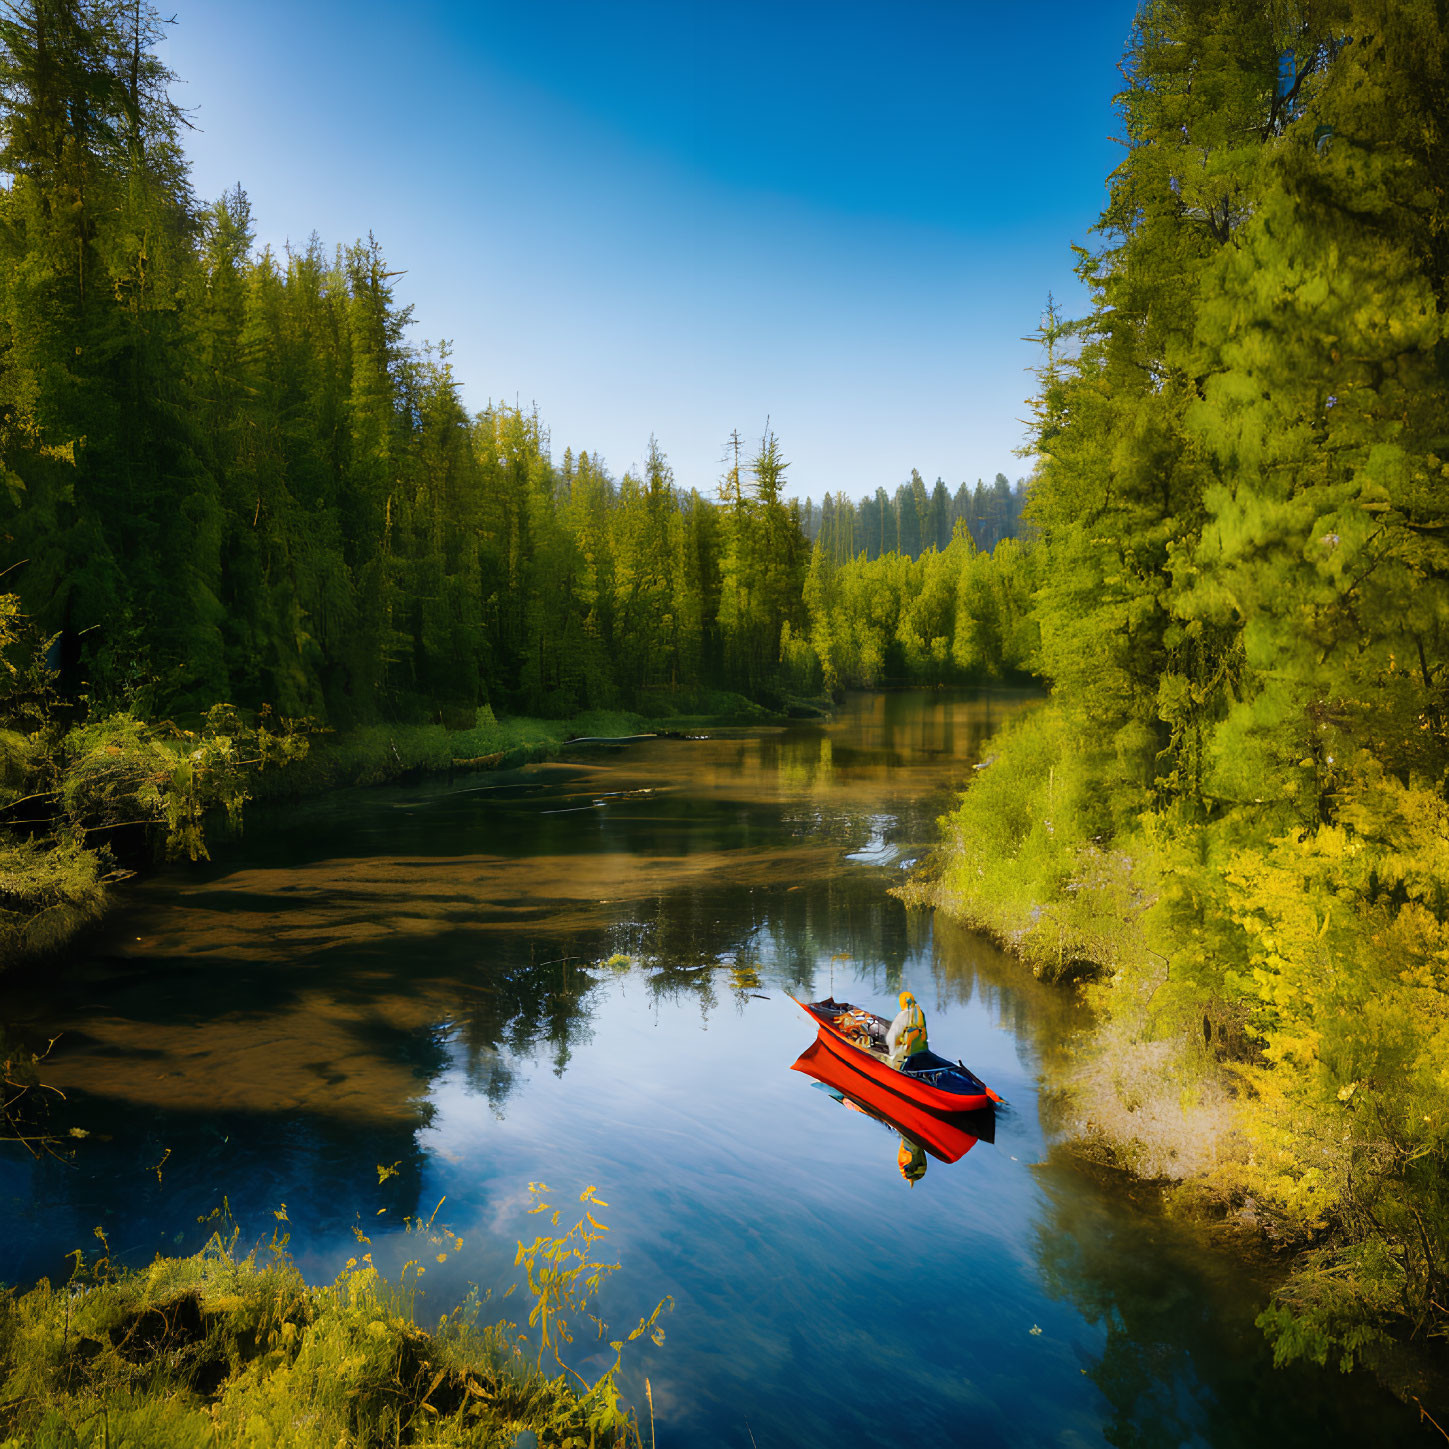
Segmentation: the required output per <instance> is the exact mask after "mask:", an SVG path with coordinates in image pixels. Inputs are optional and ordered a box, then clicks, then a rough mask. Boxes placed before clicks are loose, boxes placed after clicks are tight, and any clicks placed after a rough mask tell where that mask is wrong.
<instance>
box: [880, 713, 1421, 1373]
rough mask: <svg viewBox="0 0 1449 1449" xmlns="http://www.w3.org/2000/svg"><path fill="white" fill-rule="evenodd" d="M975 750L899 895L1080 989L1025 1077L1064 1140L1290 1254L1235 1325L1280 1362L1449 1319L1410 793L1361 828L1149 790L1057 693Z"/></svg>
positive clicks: (1374, 806)
mask: <svg viewBox="0 0 1449 1449" xmlns="http://www.w3.org/2000/svg"><path fill="white" fill-rule="evenodd" d="M995 750H996V754H995V756H994V758H992V759H991V760H990V762H989V763H987V764H986V765H985V766H984V767H983V768H981V769H980V770H979V773H978V777H977V779H976V780H975V781H974V782H973V784H972V786H971V787H970V788H969V789H968V790H967V791H966V793H965V794H964V796H963V797H962V799H961V802H960V804H959V806H958V808H957V809H956V810H955V811H954V812H953V813H952V814H951V815H949V816H947V817H945V819H944V820H943V821H942V825H943V827H944V829H945V833H946V841H945V844H944V847H943V849H942V852H941V855H940V858H939V859H938V861H937V870H936V873H935V876H934V878H933V879H931V880H929V881H920V882H917V883H915V884H914V885H913V886H912V887H910V888H908V890H907V892H906V894H907V896H908V897H909V898H911V899H913V900H915V901H917V902H919V903H927V904H933V905H935V906H937V907H938V908H939V909H941V910H943V911H946V912H948V913H949V914H951V915H953V916H956V917H958V918H960V919H963V920H965V921H968V922H970V923H971V924H973V925H975V926H977V927H979V928H981V929H984V930H986V931H988V932H989V933H990V934H992V935H993V936H995V937H996V938H997V939H998V940H1000V941H1001V942H1003V943H1004V944H1006V945H1008V946H1009V947H1011V948H1012V949H1013V950H1014V951H1016V952H1017V953H1018V954H1019V955H1020V956H1021V957H1022V958H1023V960H1024V961H1025V962H1026V963H1027V964H1029V966H1030V967H1031V969H1032V970H1033V971H1034V972H1035V973H1036V974H1037V975H1038V976H1040V977H1042V978H1044V979H1048V980H1056V981H1061V982H1064V983H1070V984H1071V985H1072V987H1073V989H1075V990H1077V991H1079V992H1080V993H1081V994H1082V996H1083V997H1084V998H1085V1000H1086V1001H1087V1002H1088V1003H1089V1004H1090V1006H1091V1007H1092V1012H1091V1016H1090V1019H1091V1022H1092V1025H1091V1026H1090V1027H1089V1028H1088V1029H1086V1030H1085V1031H1084V1033H1083V1035H1082V1037H1081V1039H1079V1040H1078V1041H1076V1042H1075V1043H1073V1044H1072V1050H1071V1052H1070V1053H1069V1055H1068V1056H1067V1058H1066V1063H1065V1065H1063V1066H1062V1067H1060V1069H1059V1071H1058V1073H1057V1079H1056V1080H1055V1081H1053V1082H1051V1083H1049V1085H1050V1086H1054V1087H1057V1088H1059V1089H1060V1090H1061V1091H1062V1092H1063V1093H1064V1094H1065V1096H1066V1098H1067V1100H1068V1103H1069V1105H1068V1109H1067V1113H1066V1121H1065V1130H1066V1133H1067V1135H1068V1136H1070V1137H1071V1138H1072V1139H1073V1140H1074V1141H1075V1142H1076V1144H1077V1145H1078V1147H1079V1148H1081V1149H1084V1150H1086V1151H1088V1152H1090V1153H1091V1154H1092V1155H1094V1156H1096V1157H1098V1158H1100V1159H1105V1160H1107V1161H1110V1162H1112V1163H1114V1164H1116V1165H1117V1166H1120V1167H1122V1168H1125V1169H1127V1170H1129V1171H1131V1172H1134V1173H1137V1174H1139V1175H1141V1176H1145V1177H1149V1178H1156V1179H1160V1180H1162V1181H1163V1182H1164V1183H1167V1184H1171V1185H1172V1192H1173V1197H1174V1200H1175V1202H1176V1203H1177V1204H1178V1205H1183V1204H1187V1203H1191V1204H1193V1205H1195V1206H1197V1207H1205V1208H1208V1209H1210V1210H1211V1211H1213V1212H1215V1213H1216V1214H1217V1215H1218V1216H1220V1217H1221V1218H1222V1219H1224V1220H1225V1221H1227V1222H1230V1223H1233V1224H1237V1225H1240V1226H1242V1227H1244V1228H1245V1229H1251V1230H1253V1231H1255V1232H1258V1233H1261V1234H1263V1235H1264V1236H1266V1238H1267V1239H1268V1240H1269V1241H1270V1242H1272V1243H1273V1244H1274V1245H1276V1246H1277V1247H1278V1249H1279V1250H1281V1251H1282V1252H1284V1253H1285V1254H1288V1255H1290V1257H1291V1263H1292V1272H1291V1274H1290V1275H1289V1276H1288V1277H1287V1280H1286V1282H1285V1283H1284V1285H1283V1287H1282V1288H1281V1289H1280V1290H1279V1292H1278V1293H1277V1295H1276V1296H1275V1298H1274V1300H1273V1302H1272V1303H1271V1304H1269V1305H1268V1306H1267V1307H1266V1309H1265V1310H1264V1312H1263V1314H1262V1316H1261V1318H1260V1320H1259V1323H1260V1326H1261V1327H1262V1328H1263V1329H1264V1331H1265V1332H1266V1333H1267V1334H1268V1335H1269V1337H1270V1338H1271V1339H1272V1341H1273V1343H1274V1347H1275V1352H1276V1354H1277V1356H1278V1358H1279V1359H1280V1360H1281V1361H1288V1360H1292V1359H1300V1358H1307V1359H1311V1360H1316V1361H1317V1362H1319V1363H1325V1362H1332V1363H1336V1364H1338V1365H1339V1366H1341V1367H1344V1368H1348V1367H1349V1366H1351V1365H1353V1364H1354V1363H1357V1362H1369V1363H1371V1364H1374V1365H1376V1366H1378V1367H1380V1368H1383V1367H1385V1366H1386V1365H1387V1364H1388V1363H1389V1361H1390V1359H1391V1358H1393V1357H1394V1356H1395V1351H1396V1346H1397V1345H1398V1344H1400V1343H1402V1342H1404V1341H1406V1340H1409V1339H1415V1340H1418V1341H1421V1342H1423V1341H1432V1340H1433V1339H1436V1338H1442V1337H1445V1336H1449V1313H1446V1312H1445V1307H1444V1305H1445V1304H1446V1302H1449V1296H1446V1294H1445V1291H1444V1288H1445V1263H1446V1255H1449V1189H1446V1174H1445V1167H1446V1165H1449V1162H1446V1158H1449V1073H1446V1071H1445V1068H1444V1063H1445V1061H1446V1060H1449V1010H1446V1007H1445V1001H1446V995H1445V991H1444V976H1443V973H1444V969H1445V962H1446V960H1449V957H1446V954H1445V952H1444V948H1443V941H1442V936H1441V932H1440V931H1438V930H1437V929H1435V928H1434V918H1433V916H1432V914H1431V912H1430V911H1429V910H1427V909H1426V908H1425V905H1424V902H1425V900H1426V899H1430V900H1432V892H1433V890H1434V888H1435V887H1434V881H1435V880H1436V879H1437V878H1440V877H1438V876H1436V866H1435V862H1436V861H1437V859H1438V853H1439V852H1440V851H1441V850H1442V848H1443V845H1442V842H1443V830H1442V818H1441V817H1442V808H1440V809H1439V812H1438V814H1436V813H1435V809H1436V807H1435V805H1434V798H1433V792H1432V791H1429V790H1424V789H1420V788H1417V787H1415V786H1406V785H1404V784H1402V783H1401V782H1398V781H1394V780H1392V779H1391V778H1385V777H1380V778H1377V780H1376V782H1375V783H1374V787H1373V790H1372V791H1370V790H1369V789H1368V787H1367V786H1366V787H1364V797H1365V798H1364V804H1363V812H1364V817H1365V822H1366V823H1367V822H1368V820H1369V819H1370V818H1371V820H1372V825H1373V828H1372V829H1371V830H1370V829H1368V828H1365V829H1363V831H1362V832H1361V833H1360V834H1357V835H1355V833H1354V832H1350V831H1345V830H1343V829H1342V828H1335V827H1330V826H1320V827H1318V828H1317V829H1314V830H1307V829H1296V830H1292V831H1290V832H1286V833H1283V832H1279V831H1276V830H1273V829H1270V828H1268V821H1267V820H1266V819H1265V820H1263V821H1261V822H1255V821H1254V819H1253V817H1252V816H1251V815H1250V814H1247V813H1244V812H1239V813H1238V814H1236V815H1233V816H1228V817H1225V818H1215V817H1211V816H1210V817H1207V818H1204V817H1202V816H1201V814H1198V813H1192V812H1189V811H1188V810H1186V809H1184V808H1170V807H1166V806H1163V805H1160V804H1159V803H1158V802H1157V801H1156V800H1155V798H1154V797H1153V795H1152V793H1151V791H1150V788H1149V787H1148V786H1146V785H1144V784H1142V783H1140V782H1139V781H1138V780H1137V779H1135V778H1133V776H1132V774H1131V771H1130V769H1129V768H1128V766H1127V765H1126V764H1124V756H1123V755H1120V754H1119V753H1118V752H1116V751H1115V750H1112V749H1105V750H1104V749H1103V748H1102V747H1101V745H1100V743H1099V742H1098V741H1097V740H1096V739H1095V737H1094V735H1093V732H1092V730H1091V728H1090V726H1089V725H1088V724H1084V723H1078V722H1076V721H1074V720H1073V719H1072V717H1071V716H1070V715H1069V714H1068V713H1066V712H1065V711H1063V710H1062V709H1061V708H1060V707H1058V706H1057V705H1055V704H1048V705H1046V706H1044V707H1043V708H1042V709H1040V710H1037V711H1034V712H1032V713H1031V714H1029V715H1027V716H1026V717H1024V718H1022V719H1020V720H1018V721H1015V722H1013V724H1012V725H1010V726H1009V727H1008V728H1007V729H1006V730H1005V731H1004V732H1003V734H1002V735H1001V736H1000V737H999V738H998V740H997V741H996V743H995ZM1127 758H1128V759H1130V756H1128V757H1127ZM1370 811H1371V812H1372V813H1371V816H1370V814H1369V812H1370ZM1436 820H1437V821H1439V825H1438V826H1435V825H1434V823H1433V822H1434V821H1436ZM1425 892H1429V896H1428V897H1426V895H1425Z"/></svg>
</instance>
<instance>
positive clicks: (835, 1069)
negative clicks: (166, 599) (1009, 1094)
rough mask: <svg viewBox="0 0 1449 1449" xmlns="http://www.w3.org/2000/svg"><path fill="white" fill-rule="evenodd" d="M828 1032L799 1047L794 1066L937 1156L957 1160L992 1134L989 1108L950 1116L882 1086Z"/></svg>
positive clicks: (858, 1108)
mask: <svg viewBox="0 0 1449 1449" xmlns="http://www.w3.org/2000/svg"><path fill="white" fill-rule="evenodd" d="M823 1036H824V1033H823V1032H822V1033H821V1035H820V1036H817V1037H816V1038H815V1040H814V1041H812V1042H811V1043H810V1045H809V1046H808V1047H806V1048H805V1050H804V1051H803V1052H801V1053H800V1057H799V1060H798V1061H796V1062H794V1063H793V1064H792V1066H791V1068H790V1070H791V1071H794V1072H804V1073H805V1075H806V1076H807V1077H814V1078H815V1080H816V1081H817V1082H823V1083H824V1084H825V1085H826V1086H827V1087H831V1088H833V1089H834V1090H835V1091H836V1092H839V1093H840V1095H841V1098H842V1099H843V1100H844V1101H845V1102H846V1104H847V1105H848V1106H851V1107H854V1108H855V1109H856V1110H857V1111H859V1112H864V1113H865V1114H866V1115H867V1116H869V1117H874V1118H875V1119H876V1121H878V1122H884V1123H885V1124H886V1126H887V1127H891V1128H894V1129H895V1131H897V1132H900V1133H902V1134H903V1135H904V1136H906V1137H909V1138H911V1139H912V1141H915V1142H919V1143H920V1144H921V1146H922V1147H924V1148H925V1149H926V1151H927V1152H929V1153H930V1154H931V1156H932V1157H935V1158H937V1159H938V1160H939V1161H941V1162H956V1161H958V1160H959V1159H960V1158H962V1157H965V1155H966V1154H967V1153H968V1152H970V1151H971V1149H972V1148H973V1147H975V1146H976V1143H977V1141H978V1140H979V1138H980V1137H982V1136H986V1135H987V1134H989V1132H990V1130H991V1114H990V1113H989V1112H973V1113H963V1112H954V1113H952V1114H950V1115H949V1116H946V1115H942V1114H940V1113H937V1112H930V1111H927V1110H926V1108H924V1107H918V1106H916V1104H915V1103H914V1102H910V1101H907V1100H906V1098H904V1097H897V1096H894V1095H892V1094H891V1093H890V1092H883V1091H882V1090H881V1089H880V1088H879V1087H877V1086H876V1085H875V1083H874V1082H873V1081H872V1080H871V1079H870V1078H869V1077H867V1076H865V1075H864V1074H862V1073H860V1072H858V1071H856V1069H855V1068H854V1067H853V1066H851V1065H850V1064H849V1063H847V1062H843V1061H841V1059H840V1058H839V1057H837V1056H836V1055H835V1054H834V1053H833V1052H831V1051H828V1050H827V1049H826V1046H825V1043H824V1041H823V1040H822V1037H823ZM968 1126H974V1127H976V1129H977V1130H976V1132H975V1133H972V1132H970V1131H968V1130H967V1128H968Z"/></svg>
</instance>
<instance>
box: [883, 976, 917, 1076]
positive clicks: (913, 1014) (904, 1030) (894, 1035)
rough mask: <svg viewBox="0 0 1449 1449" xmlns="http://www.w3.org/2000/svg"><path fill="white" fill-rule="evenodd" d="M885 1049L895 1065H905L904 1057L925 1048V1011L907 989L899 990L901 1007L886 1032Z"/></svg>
mask: <svg viewBox="0 0 1449 1449" xmlns="http://www.w3.org/2000/svg"><path fill="white" fill-rule="evenodd" d="M886 1050H887V1051H888V1052H889V1053H890V1057H891V1061H892V1063H893V1064H894V1065H895V1066H897V1067H903V1066H905V1064H906V1059H907V1058H908V1057H910V1056H912V1055H914V1054H915V1053H916V1052H923V1051H925V1050H926V1013H925V1012H924V1011H922V1010H921V1008H920V1007H919V1006H917V1005H916V998H915V997H914V996H912V995H911V993H910V992H909V991H903V992H901V1009H900V1011H899V1012H898V1013H897V1015H896V1019H895V1020H894V1021H893V1022H891V1025H890V1030H889V1031H888V1032H886Z"/></svg>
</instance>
